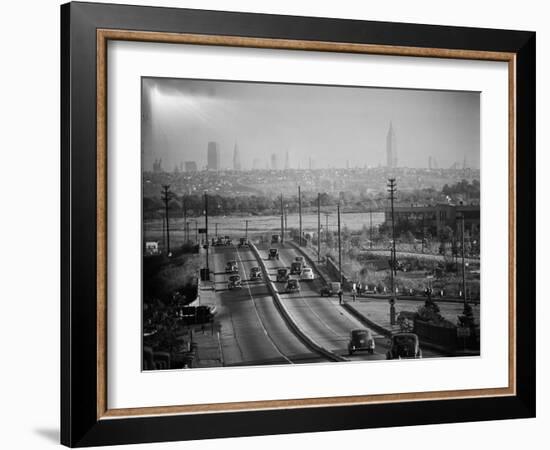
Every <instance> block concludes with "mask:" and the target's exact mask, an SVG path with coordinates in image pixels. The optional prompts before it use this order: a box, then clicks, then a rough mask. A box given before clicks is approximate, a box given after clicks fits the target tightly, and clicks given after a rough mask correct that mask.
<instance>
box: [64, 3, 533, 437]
mask: <svg viewBox="0 0 550 450" xmlns="http://www.w3.org/2000/svg"><path fill="white" fill-rule="evenodd" d="M61 27H62V28H61V55H62V70H61V74H62V79H61V85H62V89H61V114H62V117H61V119H62V130H61V141H62V158H61V173H62V180H61V186H62V197H61V201H62V230H61V233H62V246H61V255H62V257H61V261H62V280H61V286H62V298H61V306H62V307H61V314H62V316H61V335H62V336H61V338H62V342H61V356H62V358H61V360H62V371H61V373H62V377H61V385H62V398H61V409H62V411H61V420H62V422H61V430H62V433H61V441H62V443H63V444H65V445H67V446H71V447H80V446H92V445H109V444H125V443H140V442H156V441H174V440H189V439H204V438H215V437H235V436H250V435H265V434H280V433H298V432H314V431H326V430H343V429H354V428H371V427H387V426H402V425H417V424H429V423H444V422H465V421H480V420H494V419H510V418H527V417H534V415H535V351H534V349H535V271H534V266H535V257H534V255H535V253H534V250H533V249H535V248H536V247H535V233H534V228H535V221H534V218H535V180H534V167H535V33H533V32H527V31H508V30H493V29H475V28H457V27H446V26H428V25H416V24H400V23H382V22H368V21H352V20H341V19H328V18H310V17H293V16H276V15H263V14H249V13H231V12H216V11H201V10H189V9H169V8H152V7H136V6H125V5H108V4H94V3H69V4H66V5H63V6H62V7H61Z"/></svg>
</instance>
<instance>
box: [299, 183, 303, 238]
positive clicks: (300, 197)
mask: <svg viewBox="0 0 550 450" xmlns="http://www.w3.org/2000/svg"><path fill="white" fill-rule="evenodd" d="M298 214H299V216H300V241H299V244H298V245H300V247H301V246H302V189H301V187H300V186H298Z"/></svg>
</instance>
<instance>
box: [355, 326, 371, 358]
mask: <svg viewBox="0 0 550 450" xmlns="http://www.w3.org/2000/svg"><path fill="white" fill-rule="evenodd" d="M374 345H375V344H374V338H373V337H372V334H371V332H370V331H369V330H367V329H366V328H358V329H356V330H351V332H350V336H349V342H348V353H349V354H350V355H353V353H354V352H359V351H363V350H364V351H367V352H369V353H370V354H371V355H372V354H373V353H374Z"/></svg>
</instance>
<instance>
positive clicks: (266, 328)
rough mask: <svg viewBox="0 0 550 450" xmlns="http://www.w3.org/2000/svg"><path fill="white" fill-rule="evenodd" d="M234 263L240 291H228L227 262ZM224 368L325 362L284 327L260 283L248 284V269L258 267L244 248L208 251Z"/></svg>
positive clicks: (264, 286) (264, 285)
mask: <svg viewBox="0 0 550 450" xmlns="http://www.w3.org/2000/svg"><path fill="white" fill-rule="evenodd" d="M230 260H236V261H237V264H238V267H239V274H240V275H241V278H242V281H243V282H242V288H240V289H232V290H229V289H228V287H227V280H228V278H229V275H230V274H226V273H225V265H226V262H227V261H230ZM210 263H211V265H213V267H211V269H213V271H214V277H215V283H214V286H215V291H216V302H217V315H216V320H217V322H218V323H219V324H220V330H219V331H220V345H221V351H222V354H223V360H224V365H226V366H231V365H262V364H295V363H311V362H320V361H326V360H325V359H324V358H322V357H321V356H320V355H318V354H316V353H314V352H312V351H311V350H310V349H309V348H307V347H306V346H305V345H304V344H303V343H302V342H301V341H300V340H299V339H298V337H296V336H295V335H294V333H293V332H292V331H291V330H290V328H289V327H288V326H287V324H286V323H285V321H284V319H283V318H282V316H281V314H280V313H279V311H278V309H277V307H276V306H275V303H274V300H273V297H272V296H271V294H270V293H269V291H268V289H267V286H266V284H265V281H264V280H255V281H252V280H250V279H249V278H250V277H249V275H250V269H251V268H252V267H257V266H258V265H259V264H258V262H257V260H256V258H255V257H254V255H253V253H252V251H251V250H250V249H248V248H237V247H212V249H211V259H210Z"/></svg>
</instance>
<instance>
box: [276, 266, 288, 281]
mask: <svg viewBox="0 0 550 450" xmlns="http://www.w3.org/2000/svg"><path fill="white" fill-rule="evenodd" d="M289 277H290V270H288V268H287V267H279V268H278V269H277V281H278V282H279V283H281V282H283V283H284V282H286V281H288V279H289Z"/></svg>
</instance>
